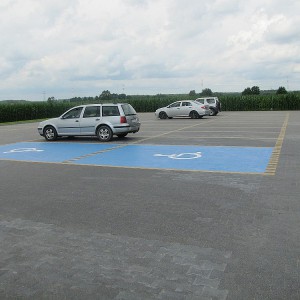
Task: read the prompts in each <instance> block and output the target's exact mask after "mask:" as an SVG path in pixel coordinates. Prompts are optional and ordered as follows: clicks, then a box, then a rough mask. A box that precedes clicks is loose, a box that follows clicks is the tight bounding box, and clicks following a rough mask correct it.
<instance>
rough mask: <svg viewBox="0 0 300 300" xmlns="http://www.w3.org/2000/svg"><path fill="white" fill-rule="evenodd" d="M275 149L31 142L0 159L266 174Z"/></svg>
mask: <svg viewBox="0 0 300 300" xmlns="http://www.w3.org/2000/svg"><path fill="white" fill-rule="evenodd" d="M24 149H35V151H24ZM272 150H273V148H271V147H228V146H227V147H222V146H218V147H215V146H195V145H194V146H187V145H180V146H178V145H176V146H174V145H144V144H143V145H137V144H125V145H122V144H82V143H76V144H75V143H70V142H69V143H46V142H43V143H33V142H31V143H17V144H11V145H5V146H0V159H2V160H18V161H32V162H48V163H69V164H76V165H93V166H106V167H125V168H140V169H167V170H178V171H202V172H224V173H247V174H249V173H251V174H264V173H265V171H266V168H267V165H268V163H269V160H270V157H271V155H272Z"/></svg>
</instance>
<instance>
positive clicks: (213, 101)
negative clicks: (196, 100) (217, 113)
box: [206, 99, 215, 104]
mask: <svg viewBox="0 0 300 300" xmlns="http://www.w3.org/2000/svg"><path fill="white" fill-rule="evenodd" d="M206 101H207V103H209V104H213V103H215V99H207V100H206Z"/></svg>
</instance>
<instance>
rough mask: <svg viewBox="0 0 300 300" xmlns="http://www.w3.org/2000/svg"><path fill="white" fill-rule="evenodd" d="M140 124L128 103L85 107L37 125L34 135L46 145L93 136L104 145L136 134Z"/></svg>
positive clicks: (81, 106)
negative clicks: (73, 137)
mask: <svg viewBox="0 0 300 300" xmlns="http://www.w3.org/2000/svg"><path fill="white" fill-rule="evenodd" d="M140 126H141V123H140V121H139V118H138V116H137V114H136V111H135V110H134V108H133V107H132V106H131V105H130V104H128V103H117V104H114V103H109V104H89V105H80V106H76V107H73V108H71V109H69V110H68V111H66V112H65V113H64V114H62V115H61V116H60V117H58V118H54V119H49V120H46V121H43V122H41V123H40V124H39V125H38V132H39V134H40V135H41V136H43V137H45V139H46V140H47V141H54V140H56V139H57V138H58V137H61V136H97V137H98V139H99V140H100V141H101V142H108V141H110V140H111V139H112V137H113V136H114V135H116V136H117V137H119V138H123V137H125V136H126V135H127V134H128V133H135V132H138V131H139V130H140Z"/></svg>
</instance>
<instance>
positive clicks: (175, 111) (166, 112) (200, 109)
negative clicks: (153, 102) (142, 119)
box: [155, 100, 209, 119]
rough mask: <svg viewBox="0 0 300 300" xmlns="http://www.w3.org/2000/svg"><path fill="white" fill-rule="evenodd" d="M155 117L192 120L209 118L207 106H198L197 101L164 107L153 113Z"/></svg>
mask: <svg viewBox="0 0 300 300" xmlns="http://www.w3.org/2000/svg"><path fill="white" fill-rule="evenodd" d="M155 116H156V117H157V118H160V119H167V118H169V119H172V118H173V117H190V118H192V119H198V118H202V117H203V116H209V107H208V105H204V104H200V103H199V102H197V101H192V100H182V101H176V102H174V103H171V104H170V105H168V106H166V107H162V108H159V109H157V110H156V111H155Z"/></svg>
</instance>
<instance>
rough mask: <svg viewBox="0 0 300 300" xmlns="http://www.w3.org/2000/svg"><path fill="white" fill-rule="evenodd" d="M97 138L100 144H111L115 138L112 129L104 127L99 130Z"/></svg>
mask: <svg viewBox="0 0 300 300" xmlns="http://www.w3.org/2000/svg"><path fill="white" fill-rule="evenodd" d="M97 137H98V139H99V141H100V142H109V141H110V140H111V139H112V137H113V133H112V130H111V129H110V127H108V126H106V125H102V126H100V127H99V128H98V129H97Z"/></svg>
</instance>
